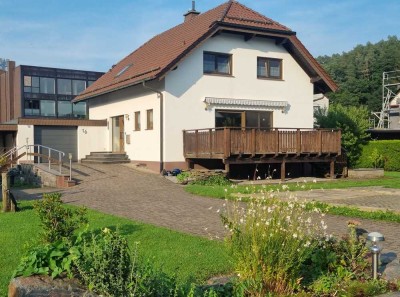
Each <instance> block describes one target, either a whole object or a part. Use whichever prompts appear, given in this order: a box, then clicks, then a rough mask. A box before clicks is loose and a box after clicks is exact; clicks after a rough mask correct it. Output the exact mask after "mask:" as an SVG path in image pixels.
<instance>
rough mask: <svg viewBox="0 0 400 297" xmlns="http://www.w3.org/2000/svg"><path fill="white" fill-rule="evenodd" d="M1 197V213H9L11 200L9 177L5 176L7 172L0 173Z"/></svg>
mask: <svg viewBox="0 0 400 297" xmlns="http://www.w3.org/2000/svg"><path fill="white" fill-rule="evenodd" d="M1 182H2V185H1V195H2V199H3V212H9V211H11V200H10V196H9V194H8V193H9V189H10V177H9V176H8V174H7V171H5V172H2V173H1Z"/></svg>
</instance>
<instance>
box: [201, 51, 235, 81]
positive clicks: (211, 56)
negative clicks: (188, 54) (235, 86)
mask: <svg viewBox="0 0 400 297" xmlns="http://www.w3.org/2000/svg"><path fill="white" fill-rule="evenodd" d="M203 72H204V73H205V74H223V75H231V74H232V55H230V54H223V53H213V52H204V54H203Z"/></svg>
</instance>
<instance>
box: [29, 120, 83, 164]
mask: <svg viewBox="0 0 400 297" xmlns="http://www.w3.org/2000/svg"><path fill="white" fill-rule="evenodd" d="M34 140H35V144H41V145H43V146H47V147H50V148H52V149H56V150H59V151H62V152H64V153H65V156H64V159H63V161H64V162H67V161H68V154H69V153H72V161H77V159H78V158H77V156H78V136H77V127H71V126H35V128H34ZM42 153H43V154H46V155H47V154H48V151H47V150H44V151H42ZM51 157H52V158H55V159H58V154H54V152H53V154H52V155H51Z"/></svg>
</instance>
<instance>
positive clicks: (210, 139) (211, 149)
mask: <svg viewBox="0 0 400 297" xmlns="http://www.w3.org/2000/svg"><path fill="white" fill-rule="evenodd" d="M208 133H209V134H210V135H209V142H210V159H212V152H213V143H212V140H213V138H212V129H208Z"/></svg>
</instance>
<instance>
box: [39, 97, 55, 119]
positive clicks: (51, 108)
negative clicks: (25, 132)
mask: <svg viewBox="0 0 400 297" xmlns="http://www.w3.org/2000/svg"><path fill="white" fill-rule="evenodd" d="M39 102H40V115H41V116H45V117H55V116H56V102H55V101H52V100H40V101H39Z"/></svg>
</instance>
